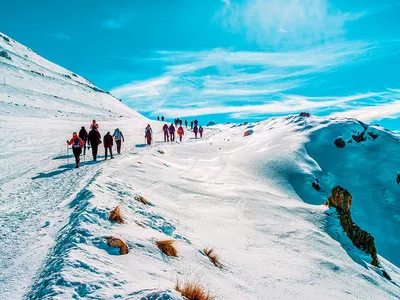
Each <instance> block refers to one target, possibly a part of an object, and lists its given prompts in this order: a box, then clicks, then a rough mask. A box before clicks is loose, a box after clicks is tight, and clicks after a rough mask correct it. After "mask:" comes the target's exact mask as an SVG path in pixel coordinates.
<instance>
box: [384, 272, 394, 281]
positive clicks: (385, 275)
mask: <svg viewBox="0 0 400 300" xmlns="http://www.w3.org/2000/svg"><path fill="white" fill-rule="evenodd" d="M382 275H383V277H385V278H386V279H388V280H392V278H391V277H390V276H389V274H388V273H386V271H385V270H382Z"/></svg>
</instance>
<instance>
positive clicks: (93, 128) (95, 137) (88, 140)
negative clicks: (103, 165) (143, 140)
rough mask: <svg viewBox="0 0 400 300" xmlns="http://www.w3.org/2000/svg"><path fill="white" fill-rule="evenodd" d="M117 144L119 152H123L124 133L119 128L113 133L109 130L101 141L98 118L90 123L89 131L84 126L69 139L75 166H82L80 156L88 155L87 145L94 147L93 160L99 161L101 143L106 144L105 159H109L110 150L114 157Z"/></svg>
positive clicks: (68, 142) (111, 155) (111, 156)
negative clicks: (113, 150) (114, 148)
mask: <svg viewBox="0 0 400 300" xmlns="http://www.w3.org/2000/svg"><path fill="white" fill-rule="evenodd" d="M114 141H115V144H116V145H117V153H118V154H121V145H122V142H125V138H124V135H123V134H122V131H121V130H119V128H116V129H115V130H114V133H113V135H111V133H110V132H109V131H108V132H107V134H106V135H105V136H104V137H103V142H102V141H101V134H100V132H99V124H97V122H96V120H93V122H92V124H91V125H90V131H89V133H88V132H87V131H86V129H85V127H84V126H82V127H81V130H80V131H79V134H78V133H77V132H74V133H73V134H72V138H71V139H70V140H69V141H67V144H68V145H69V146H72V153H73V154H74V157H75V163H76V166H75V168H79V166H80V161H81V159H80V156H81V154H82V149H83V155H86V145H87V147H88V149H90V148H92V156H93V161H97V154H98V149H99V145H100V144H101V143H103V146H104V159H107V157H108V152H109V153H110V158H111V159H113V158H114V156H113V153H112V147H113V146H114Z"/></svg>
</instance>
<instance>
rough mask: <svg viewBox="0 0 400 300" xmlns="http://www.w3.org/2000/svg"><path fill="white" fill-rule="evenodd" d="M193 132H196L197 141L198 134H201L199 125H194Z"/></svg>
mask: <svg viewBox="0 0 400 300" xmlns="http://www.w3.org/2000/svg"><path fill="white" fill-rule="evenodd" d="M193 132H194V138H195V139H197V133H198V132H199V127H197V125H194V127H193Z"/></svg>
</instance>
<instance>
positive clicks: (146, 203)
mask: <svg viewBox="0 0 400 300" xmlns="http://www.w3.org/2000/svg"><path fill="white" fill-rule="evenodd" d="M135 200H136V201H138V202H140V203H143V204H144V205H149V202H147V200H146V198H144V197H143V196H135Z"/></svg>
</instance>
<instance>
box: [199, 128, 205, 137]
mask: <svg viewBox="0 0 400 300" xmlns="http://www.w3.org/2000/svg"><path fill="white" fill-rule="evenodd" d="M203 131H204V129H203V127H201V125H200V127H199V133H200V138H202V137H203Z"/></svg>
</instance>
